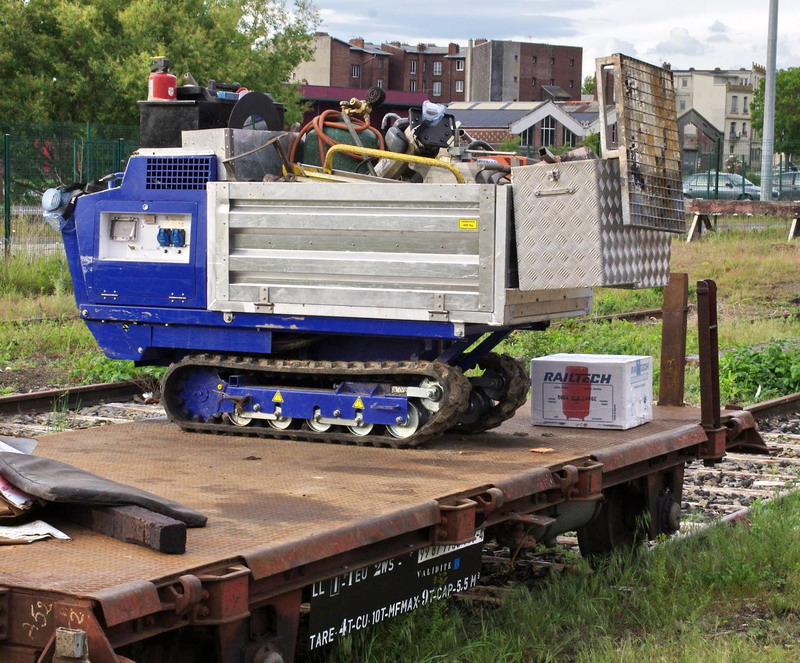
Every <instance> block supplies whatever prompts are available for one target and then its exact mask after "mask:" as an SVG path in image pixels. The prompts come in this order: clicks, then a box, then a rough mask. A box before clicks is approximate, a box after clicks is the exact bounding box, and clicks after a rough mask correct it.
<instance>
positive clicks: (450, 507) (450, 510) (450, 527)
mask: <svg viewBox="0 0 800 663" xmlns="http://www.w3.org/2000/svg"><path fill="white" fill-rule="evenodd" d="M477 510H478V503H477V502H475V501H474V500H471V499H465V498H460V499H457V500H455V501H454V502H453V503H452V504H440V505H439V512H440V513H441V516H442V517H441V521H440V522H439V524H438V525H437V526H436V528H435V530H434V537H433V542H434V543H436V544H440V543H448V544H458V543H466V542H467V541H472V539H474V538H475V516H476V512H477Z"/></svg>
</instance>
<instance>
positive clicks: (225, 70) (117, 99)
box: [0, 0, 319, 124]
mask: <svg viewBox="0 0 800 663" xmlns="http://www.w3.org/2000/svg"><path fill="white" fill-rule="evenodd" d="M318 22H319V15H318V12H317V10H316V9H315V7H314V6H313V4H312V3H311V2H310V1H309V0H294V1H293V2H291V3H287V2H286V0H268V1H267V2H252V1H251V0H217V1H216V2H197V1H196V0H174V1H173V2H170V3H166V4H165V3H161V2H152V1H151V0H130V1H126V2H122V1H120V0H86V1H85V2H80V3H77V2H72V1H71V0H8V1H7V2H5V3H4V5H3V12H2V13H0V79H2V80H3V81H4V82H5V84H6V88H7V93H6V94H4V95H3V97H2V98H0V117H5V118H10V117H13V118H15V119H16V120H19V121H59V122H103V123H107V124H135V123H136V122H137V120H138V113H139V111H138V107H137V105H136V101H138V100H139V99H144V98H145V96H146V93H147V77H148V75H149V73H150V67H149V63H150V59H151V58H152V57H156V56H167V57H168V58H170V60H171V61H172V64H173V71H174V72H175V73H176V74H177V75H179V76H180V75H182V74H183V73H184V72H191V73H192V74H193V75H194V77H195V78H196V79H197V80H198V81H199V82H200V83H201V84H205V83H206V81H208V80H209V79H212V78H213V79H215V80H218V81H224V82H234V81H236V82H239V83H241V84H242V85H245V86H246V87H249V88H251V89H253V90H261V91H264V92H270V93H272V94H273V95H274V96H275V97H276V98H278V99H279V100H280V101H284V102H288V103H289V104H291V106H290V108H289V109H288V110H289V111H290V112H289V114H288V118H287V119H288V120H289V121H290V122H291V121H294V120H297V119H299V110H298V107H297V106H296V104H295V102H297V101H299V95H298V94H297V91H296V89H295V88H296V86H287V85H284V83H285V81H287V80H289V79H290V76H289V75H290V73H291V72H292V70H293V69H294V68H295V67H296V66H297V65H298V64H299V63H300V62H301V61H303V60H305V59H308V58H309V57H310V56H311V42H312V38H311V35H312V34H313V32H314V29H315V28H316V26H317V24H318Z"/></svg>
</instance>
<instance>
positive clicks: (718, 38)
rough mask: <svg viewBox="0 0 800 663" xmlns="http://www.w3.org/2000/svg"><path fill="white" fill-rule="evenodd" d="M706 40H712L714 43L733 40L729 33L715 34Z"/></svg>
mask: <svg viewBox="0 0 800 663" xmlns="http://www.w3.org/2000/svg"><path fill="white" fill-rule="evenodd" d="M706 41H707V42H711V43H713V44H722V43H725V42H727V43H730V41H731V40H730V37H728V35H720V34H715V35H711V36H710V37H708V38H707V39H706Z"/></svg>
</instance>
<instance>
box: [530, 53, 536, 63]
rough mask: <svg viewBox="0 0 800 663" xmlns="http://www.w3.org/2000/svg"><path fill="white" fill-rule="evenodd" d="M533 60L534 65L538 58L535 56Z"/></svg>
mask: <svg viewBox="0 0 800 663" xmlns="http://www.w3.org/2000/svg"><path fill="white" fill-rule="evenodd" d="M531 59H532V60H533V64H536V56H535V55H534V56H533V58H531Z"/></svg>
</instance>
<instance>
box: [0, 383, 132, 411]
mask: <svg viewBox="0 0 800 663" xmlns="http://www.w3.org/2000/svg"><path fill="white" fill-rule="evenodd" d="M141 392H142V385H141V383H137V382H131V381H127V380H126V381H121V382H106V383H102V384H89V385H83V386H79V387H62V388H58V389H47V390H46V391H34V392H29V393H27V394H10V395H8V396H0V414H12V415H13V414H29V413H42V412H51V411H53V410H54V409H56V408H57V409H59V410H60V409H64V408H66V409H74V408H77V407H86V406H89V405H98V404H99V403H103V402H105V401H114V400H119V399H121V398H130V397H131V396H134V395H135V394H139V393H141Z"/></svg>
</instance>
